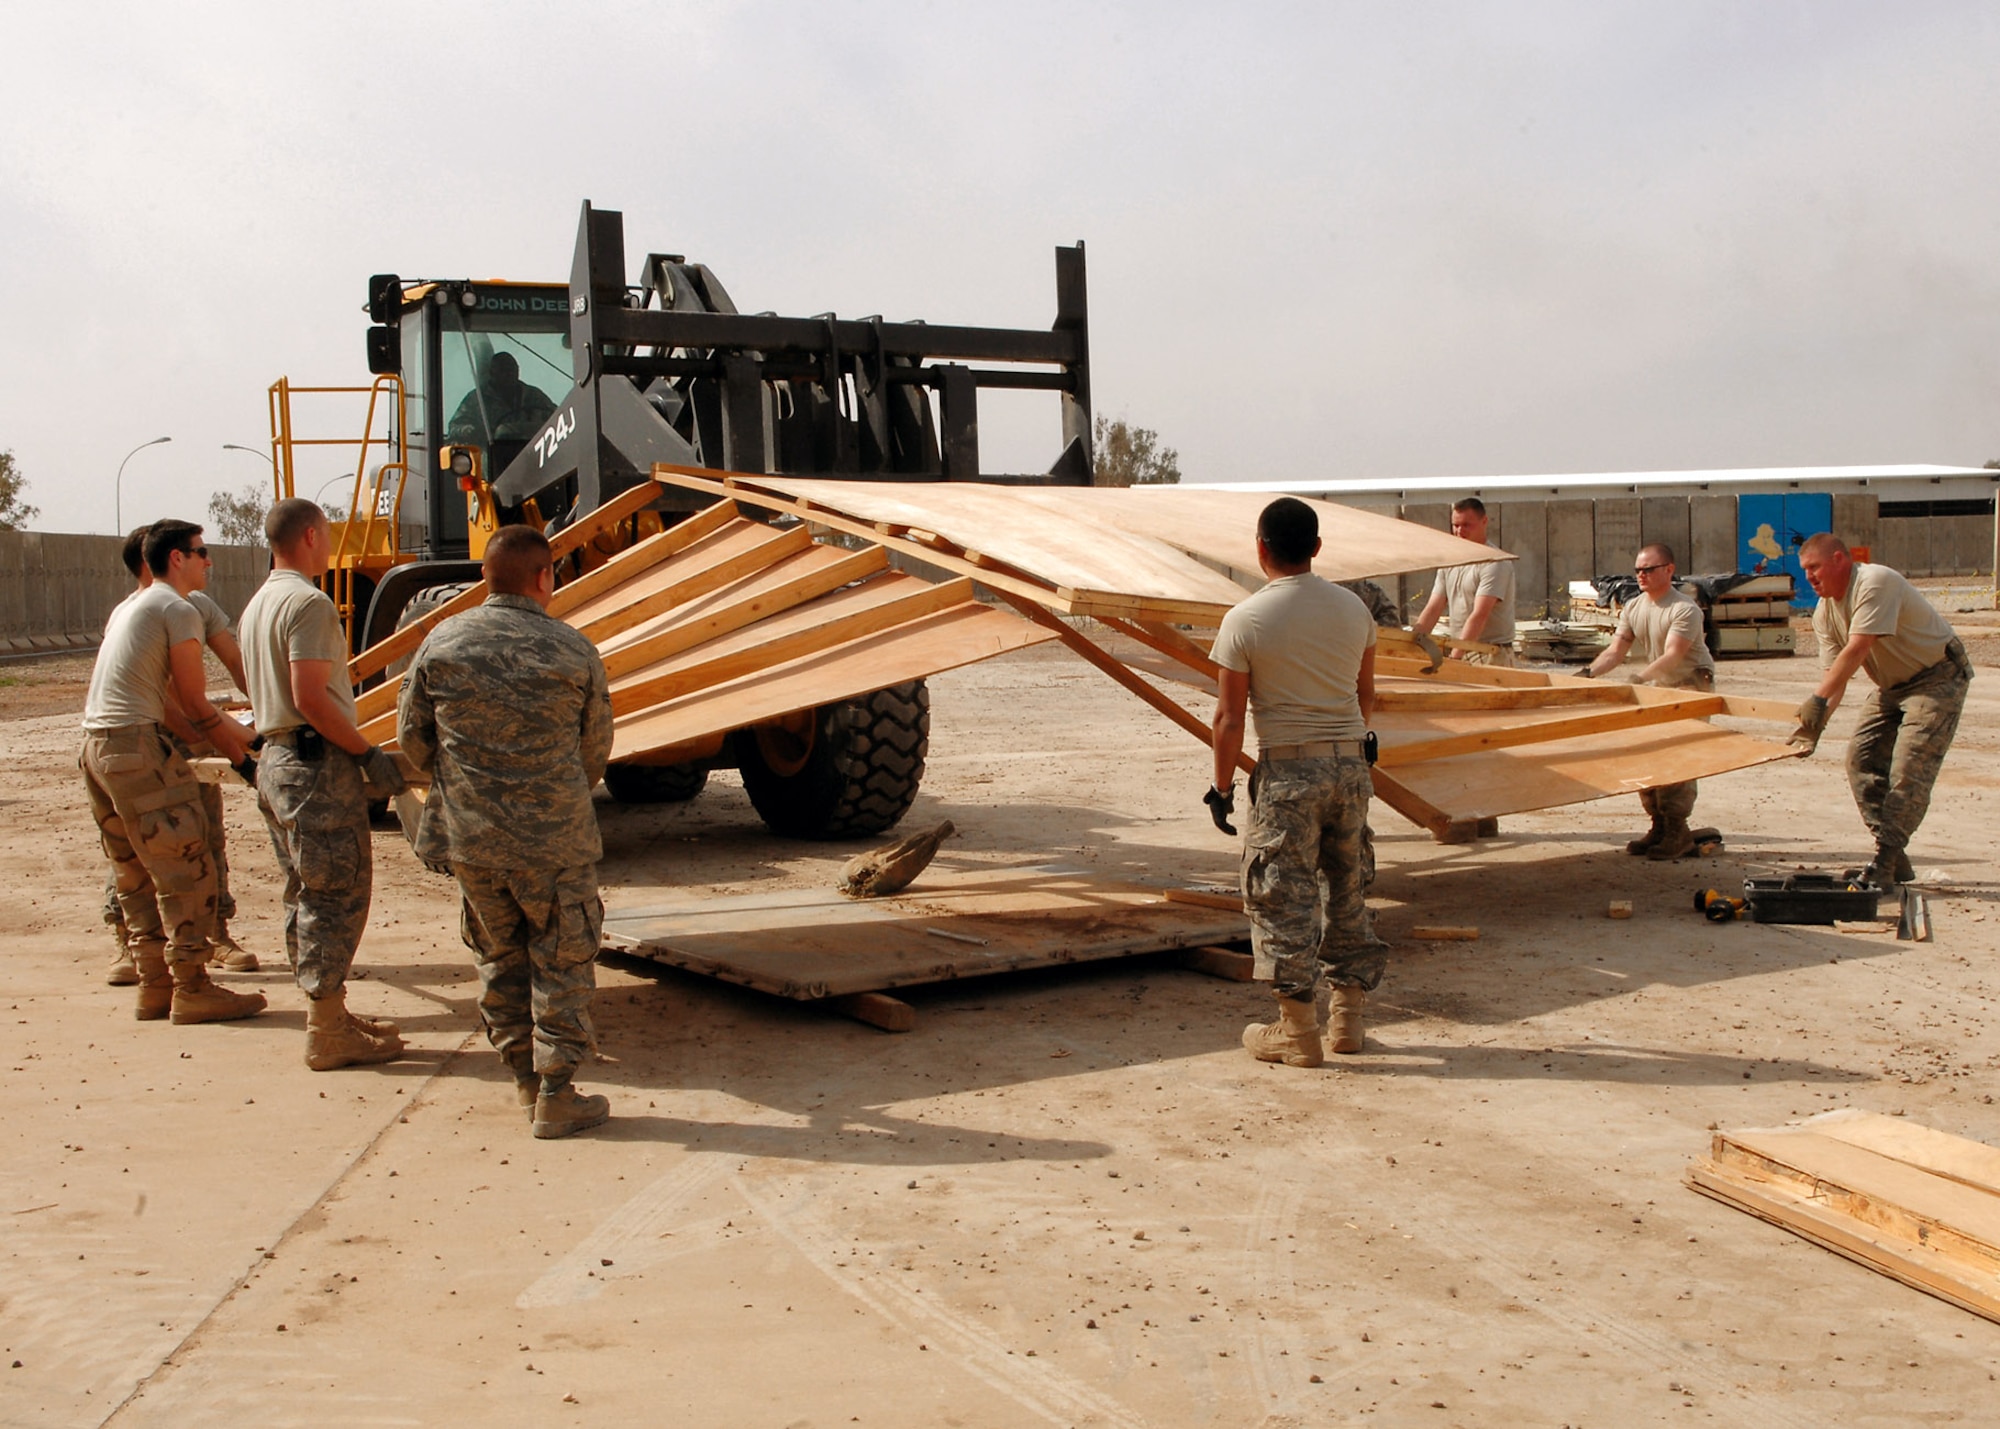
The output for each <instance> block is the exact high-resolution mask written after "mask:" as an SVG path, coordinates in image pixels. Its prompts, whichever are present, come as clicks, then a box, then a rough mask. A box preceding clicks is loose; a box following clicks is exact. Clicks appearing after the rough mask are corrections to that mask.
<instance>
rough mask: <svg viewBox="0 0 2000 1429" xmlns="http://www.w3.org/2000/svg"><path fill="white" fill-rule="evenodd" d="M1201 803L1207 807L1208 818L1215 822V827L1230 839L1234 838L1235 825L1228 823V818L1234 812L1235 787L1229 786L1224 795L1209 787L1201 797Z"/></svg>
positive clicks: (1220, 791) (1213, 787)
mask: <svg viewBox="0 0 2000 1429" xmlns="http://www.w3.org/2000/svg"><path fill="white" fill-rule="evenodd" d="M1201 801H1202V803H1204V804H1206V805H1208V816H1209V817H1210V818H1211V819H1213V820H1215V826H1216V827H1217V828H1218V829H1221V830H1222V831H1223V832H1224V833H1225V834H1228V835H1229V836H1230V837H1231V838H1234V837H1236V825H1234V824H1232V823H1230V822H1229V816H1230V815H1231V814H1233V813H1235V812H1236V786H1235V785H1234V784H1231V785H1230V786H1229V791H1228V792H1227V793H1224V792H1223V791H1222V790H1220V789H1218V788H1216V787H1215V786H1214V785H1210V786H1209V790H1208V792H1207V793H1206V794H1204V795H1202V796H1201Z"/></svg>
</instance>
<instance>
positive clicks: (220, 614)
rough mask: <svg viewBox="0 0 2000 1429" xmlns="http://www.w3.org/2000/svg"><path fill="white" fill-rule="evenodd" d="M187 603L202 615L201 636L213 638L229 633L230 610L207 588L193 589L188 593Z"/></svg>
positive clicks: (207, 638)
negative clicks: (222, 605) (219, 603)
mask: <svg viewBox="0 0 2000 1429" xmlns="http://www.w3.org/2000/svg"><path fill="white" fill-rule="evenodd" d="M187 603H188V604H189V605H191V606H193V607H194V608H195V610H196V611H197V612H199V613H200V615H201V638H202V639H203V640H204V641H209V640H213V639H214V638H215V637H216V636H218V635H224V634H228V633H229V630H230V626H229V612H228V611H226V610H224V609H223V608H222V607H221V606H219V605H217V604H216V603H215V598H214V597H213V596H211V595H210V594H209V593H208V592H207V591H205V590H191V591H189V592H188V593H187Z"/></svg>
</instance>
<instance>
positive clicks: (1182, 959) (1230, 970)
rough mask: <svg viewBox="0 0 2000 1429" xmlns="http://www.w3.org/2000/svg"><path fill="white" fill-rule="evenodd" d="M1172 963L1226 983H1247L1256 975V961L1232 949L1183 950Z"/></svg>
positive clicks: (1175, 956)
mask: <svg viewBox="0 0 2000 1429" xmlns="http://www.w3.org/2000/svg"><path fill="white" fill-rule="evenodd" d="M1174 961H1175V962H1177V963H1179V964H1180V965H1181V966H1182V967H1184V968H1186V969H1188V970H1189V971H1190V972H1198V973H1207V974H1208V975H1209V976H1210V977H1219V978H1221V979H1223V980H1224V981H1226V982H1249V981H1250V980H1251V979H1253V978H1254V977H1255V976H1256V975H1257V960H1256V959H1255V958H1253V957H1252V956H1250V954H1248V953H1242V952H1238V951H1237V950H1236V949H1234V948H1214V947H1207V948H1183V949H1181V951H1180V952H1178V953H1176V954H1175V955H1174Z"/></svg>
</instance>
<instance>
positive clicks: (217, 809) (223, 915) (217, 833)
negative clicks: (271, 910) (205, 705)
mask: <svg viewBox="0 0 2000 1429" xmlns="http://www.w3.org/2000/svg"><path fill="white" fill-rule="evenodd" d="M176 747H177V748H178V745H176ZM181 752H182V753H186V752H187V751H185V750H182V751H181ZM196 787H198V788H199V789H200V790H201V812H202V817H203V818H205V819H207V820H208V858H209V862H210V863H212V864H214V865H215V919H216V921H217V922H218V923H226V922H228V921H229V920H230V919H231V918H234V917H235V916H236V896H235V895H234V894H232V893H231V892H230V891H229V850H228V848H227V847H226V846H225V844H226V841H225V840H224V838H223V832H222V786H221V785H220V784H199V785H197V786H196ZM104 921H105V922H107V923H109V924H110V925H111V926H112V927H114V928H116V929H118V930H119V932H120V933H121V934H124V935H126V936H127V937H129V936H130V930H129V929H128V928H127V927H126V923H125V913H124V910H123V909H121V908H120V907H119V906H118V870H117V869H116V868H107V869H106V870H105V871H104Z"/></svg>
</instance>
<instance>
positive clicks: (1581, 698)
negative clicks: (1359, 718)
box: [1375, 682, 1637, 714]
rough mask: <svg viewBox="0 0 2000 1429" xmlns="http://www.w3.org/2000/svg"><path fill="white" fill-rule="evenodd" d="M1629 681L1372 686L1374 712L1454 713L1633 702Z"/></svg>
mask: <svg viewBox="0 0 2000 1429" xmlns="http://www.w3.org/2000/svg"><path fill="white" fill-rule="evenodd" d="M1631 689H1632V687H1631V686H1630V685H1619V684H1607V685H1600V684H1597V683H1595V682H1592V683H1589V684H1584V685H1551V686H1548V687H1547V688H1545V689H1532V688H1529V689H1521V688H1518V687H1509V686H1504V685H1481V686H1478V687H1475V688H1464V687H1460V688H1450V687H1447V688H1445V689H1430V690H1412V689H1404V688H1401V687H1399V686H1395V685H1390V686H1388V687H1386V688H1385V687H1384V686H1382V685H1379V684H1378V685H1377V686H1376V687H1375V710H1376V713H1378V714H1388V713H1391V712H1393V713H1397V714H1455V713H1459V712H1463V711H1471V710H1540V709H1557V708H1562V707H1565V706H1569V705H1627V706H1629V705H1633V704H1636V703H1637V701H1636V700H1634V699H1633V698H1632V695H1631Z"/></svg>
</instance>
